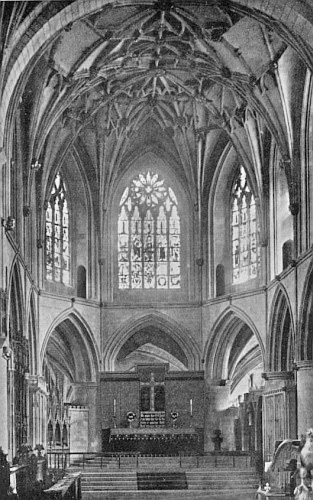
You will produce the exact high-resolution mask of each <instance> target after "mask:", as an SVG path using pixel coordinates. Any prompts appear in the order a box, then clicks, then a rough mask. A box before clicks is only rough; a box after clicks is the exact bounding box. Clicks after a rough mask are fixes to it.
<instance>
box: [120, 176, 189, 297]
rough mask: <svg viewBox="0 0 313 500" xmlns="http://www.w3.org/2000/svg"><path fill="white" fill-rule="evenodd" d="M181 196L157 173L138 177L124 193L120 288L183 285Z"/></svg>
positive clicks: (165, 287)
mask: <svg viewBox="0 0 313 500" xmlns="http://www.w3.org/2000/svg"><path fill="white" fill-rule="evenodd" d="M180 266H181V259H180V217H179V209H178V203H177V198H176V196H175V193H174V191H173V189H172V188H171V187H170V186H168V185H167V183H166V182H165V180H164V179H162V178H161V177H160V176H159V175H158V174H156V173H153V172H150V171H149V172H147V173H141V174H139V175H138V176H137V177H135V178H134V179H133V180H132V181H131V182H130V184H129V186H127V187H126V188H125V190H124V192H123V195H122V197H121V200H120V206H119V218H118V287H119V289H131V290H140V289H158V290H166V289H178V288H180V286H181V268H180Z"/></svg>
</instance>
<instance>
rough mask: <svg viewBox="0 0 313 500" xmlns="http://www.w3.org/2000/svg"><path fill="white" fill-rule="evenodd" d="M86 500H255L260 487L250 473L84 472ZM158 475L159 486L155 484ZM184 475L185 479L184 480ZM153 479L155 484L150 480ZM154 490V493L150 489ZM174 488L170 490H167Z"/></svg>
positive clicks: (83, 491)
mask: <svg viewBox="0 0 313 500" xmlns="http://www.w3.org/2000/svg"><path fill="white" fill-rule="evenodd" d="M81 472H82V499H83V500H93V499H94V500H100V499H103V498H105V499H107V500H122V499H124V498H125V499H127V500H133V499H134V500H135V499H138V500H152V499H156V500H163V499H164V500H166V499H171V500H176V499H177V500H178V499H179V500H183V499H186V500H187V499H193V500H200V499H208V495H209V498H210V500H215V498H216V499H218V498H219V499H220V498H222V499H224V500H234V499H237V498H240V499H241V500H252V499H253V498H254V496H255V492H256V490H257V487H258V484H257V483H258V481H257V477H256V474H255V473H254V471H253V470H247V469H224V468H223V469H213V468H209V469H207V468H199V469H189V470H184V471H183V470H181V469H179V470H177V471H168V469H166V471H164V472H163V473H162V471H161V470H158V471H156V469H154V470H153V473H152V471H151V473H150V475H149V473H142V472H139V471H138V470H129V471H127V470H119V471H112V470H111V471H110V470H105V469H102V470H98V471H96V472H95V471H91V470H86V469H84V470H81ZM156 472H157V474H158V475H159V484H157V482H155V479H156ZM182 475H183V477H182ZM152 476H153V481H152V480H151V478H152ZM150 488H153V489H150ZM168 488H171V489H168Z"/></svg>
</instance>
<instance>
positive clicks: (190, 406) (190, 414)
mask: <svg viewBox="0 0 313 500" xmlns="http://www.w3.org/2000/svg"><path fill="white" fill-rule="evenodd" d="M190 416H191V417H192V399H191V400H190Z"/></svg>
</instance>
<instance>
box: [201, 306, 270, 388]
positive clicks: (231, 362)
mask: <svg viewBox="0 0 313 500" xmlns="http://www.w3.org/2000/svg"><path fill="white" fill-rule="evenodd" d="M247 345H249V346H250V347H249V349H248V350H247V352H244V350H245V346H247ZM240 351H242V353H243V356H242V358H241V359H240V361H239V362H238V363H237V364H236V359H237V360H238V359H239V358H240V356H239V353H240ZM238 356H239V358H238ZM260 364H264V346H263V342H262V340H261V338H260V335H259V333H258V330H257V329H256V327H255V325H254V324H253V322H252V321H251V319H250V318H249V317H248V316H247V315H246V314H245V313H244V312H243V311H241V310H240V309H238V308H234V307H231V308H229V309H228V310H227V311H224V312H223V313H222V314H221V316H220V317H219V318H218V319H217V321H216V322H215V324H214V326H213V328H212V334H211V336H210V339H209V340H208V342H207V344H206V347H205V351H204V366H205V371H206V376H207V378H208V379H212V380H232V382H233V383H235V384H236V383H237V380H236V379H238V378H239V377H242V376H243V375H244V374H246V373H248V372H249V371H251V370H253V369H254V368H256V367H259V366H260Z"/></svg>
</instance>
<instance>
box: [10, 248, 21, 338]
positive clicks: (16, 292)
mask: <svg viewBox="0 0 313 500" xmlns="http://www.w3.org/2000/svg"><path fill="white" fill-rule="evenodd" d="M8 288H9V294H8V315H9V335H11V333H10V330H11V331H12V329H14V332H15V333H17V332H20V334H21V335H23V325H24V315H25V308H24V300H23V286H22V279H21V271H20V266H19V260H18V258H17V257H16V258H15V260H14V261H13V263H12V266H11V272H10V277H9V287H8Z"/></svg>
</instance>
